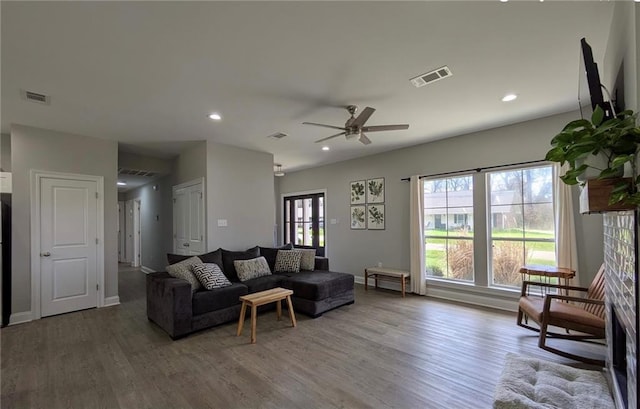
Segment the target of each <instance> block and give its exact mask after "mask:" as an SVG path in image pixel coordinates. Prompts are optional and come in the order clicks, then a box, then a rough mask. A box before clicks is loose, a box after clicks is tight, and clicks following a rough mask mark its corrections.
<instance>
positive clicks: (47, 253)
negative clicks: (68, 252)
mask: <svg viewBox="0 0 640 409" xmlns="http://www.w3.org/2000/svg"><path fill="white" fill-rule="evenodd" d="M50 255H51V253H49V252H48V251H47V252H46V253H40V256H41V257H49V256H50Z"/></svg>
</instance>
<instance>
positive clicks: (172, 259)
mask: <svg viewBox="0 0 640 409" xmlns="http://www.w3.org/2000/svg"><path fill="white" fill-rule="evenodd" d="M191 257H193V256H185V255H182V254H172V253H167V262H168V263H169V264H176V263H179V262H181V261H183V260H186V259H188V258H191ZM197 257H198V258H199V259H200V260H202V262H203V263H215V264H217V265H218V266H219V267H220V268H222V251H220V249H218V250H215V251H212V252H209V253H206V254H200V255H198V256H197Z"/></svg>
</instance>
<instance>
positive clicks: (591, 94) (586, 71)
mask: <svg viewBox="0 0 640 409" xmlns="http://www.w3.org/2000/svg"><path fill="white" fill-rule="evenodd" d="M578 103H579V105H580V114H581V115H582V118H583V119H587V120H590V119H591V114H593V110H594V109H596V106H600V108H602V110H603V111H604V114H605V119H609V118H613V112H612V110H611V104H610V103H609V102H608V101H605V99H604V95H603V94H602V85H601V83H600V74H599V73H598V64H596V63H595V61H594V60H593V51H592V50H591V46H590V45H589V44H588V43H587V40H585V39H584V38H583V39H581V40H580V77H579V80H578Z"/></svg>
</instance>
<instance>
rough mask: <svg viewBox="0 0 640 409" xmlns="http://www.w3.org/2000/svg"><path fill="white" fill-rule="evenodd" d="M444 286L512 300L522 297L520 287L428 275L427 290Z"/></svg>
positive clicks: (443, 287) (449, 288)
mask: <svg viewBox="0 0 640 409" xmlns="http://www.w3.org/2000/svg"><path fill="white" fill-rule="evenodd" d="M430 287H431V288H442V289H448V290H455V291H459V292H465V293H467V292H468V293H476V294H482V295H490V296H494V297H502V298H507V299H511V300H517V299H519V298H520V289H516V288H504V287H481V286H477V285H475V284H473V283H465V282H452V281H449V280H439V279H437V278H430V277H427V290H428V289H429V288H430Z"/></svg>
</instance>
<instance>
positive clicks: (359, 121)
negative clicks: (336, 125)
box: [349, 107, 376, 127]
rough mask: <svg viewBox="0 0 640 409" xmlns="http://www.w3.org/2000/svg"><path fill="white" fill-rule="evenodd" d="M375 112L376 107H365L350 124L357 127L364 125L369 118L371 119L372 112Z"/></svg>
mask: <svg viewBox="0 0 640 409" xmlns="http://www.w3.org/2000/svg"><path fill="white" fill-rule="evenodd" d="M374 112H376V110H375V109H373V108H371V107H366V108H365V109H363V110H362V112H361V113H360V115H358V117H357V118H356V119H355V120H354V121H353V122H351V123H350V124H349V125H350V126H356V127H360V126H362V125H364V123H365V122H367V120H368V119H369V117H370V116H371V114H373V113H374Z"/></svg>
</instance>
